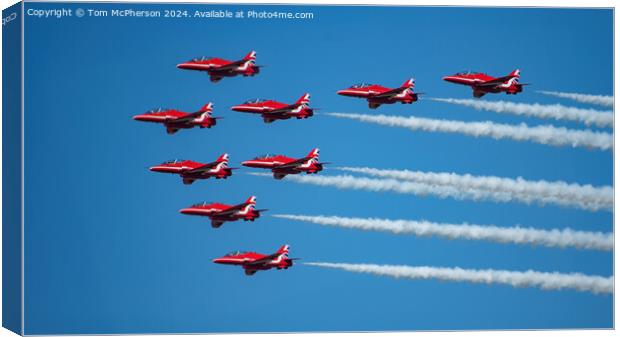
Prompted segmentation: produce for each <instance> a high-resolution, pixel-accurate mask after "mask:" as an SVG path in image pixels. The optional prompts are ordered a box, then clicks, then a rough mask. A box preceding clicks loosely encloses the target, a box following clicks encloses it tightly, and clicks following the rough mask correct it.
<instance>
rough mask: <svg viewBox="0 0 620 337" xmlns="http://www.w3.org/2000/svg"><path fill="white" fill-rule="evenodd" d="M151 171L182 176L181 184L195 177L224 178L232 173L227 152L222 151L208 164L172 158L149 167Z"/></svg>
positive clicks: (192, 180)
mask: <svg viewBox="0 0 620 337" xmlns="http://www.w3.org/2000/svg"><path fill="white" fill-rule="evenodd" d="M150 170H151V171H153V172H161V173H174V174H178V175H180V176H181V178H183V184H186V185H190V184H191V183H193V182H194V181H195V180H196V179H209V178H211V177H215V179H226V178H228V177H230V176H231V175H232V170H234V169H233V168H229V167H228V154H227V153H224V154H223V155H221V156H219V158H217V160H216V161H214V162H212V163H208V164H203V163H198V162H195V161H191V160H183V159H174V160H169V161H167V162H165V163H162V164H159V165H156V166H153V167H151V168H150Z"/></svg>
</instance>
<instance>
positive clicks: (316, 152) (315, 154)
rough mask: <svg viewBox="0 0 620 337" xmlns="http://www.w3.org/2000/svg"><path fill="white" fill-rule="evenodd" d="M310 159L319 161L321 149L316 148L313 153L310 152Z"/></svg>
mask: <svg viewBox="0 0 620 337" xmlns="http://www.w3.org/2000/svg"><path fill="white" fill-rule="evenodd" d="M308 157H309V158H312V159H316V160H318V159H319V149H318V148H314V149H312V151H310V153H308Z"/></svg>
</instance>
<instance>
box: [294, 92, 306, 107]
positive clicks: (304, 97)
mask: <svg viewBox="0 0 620 337" xmlns="http://www.w3.org/2000/svg"><path fill="white" fill-rule="evenodd" d="M295 104H298V105H304V106H308V104H310V94H308V93H305V94H303V95H302V96H301V97H299V99H298V100H297V102H295Z"/></svg>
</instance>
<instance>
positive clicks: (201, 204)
mask: <svg viewBox="0 0 620 337" xmlns="http://www.w3.org/2000/svg"><path fill="white" fill-rule="evenodd" d="M208 204H212V202H210V201H203V202H199V203H197V204H193V205H192V207H201V206H206V205H208Z"/></svg>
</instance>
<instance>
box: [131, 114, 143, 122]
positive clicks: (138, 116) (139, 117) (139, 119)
mask: <svg viewBox="0 0 620 337" xmlns="http://www.w3.org/2000/svg"><path fill="white" fill-rule="evenodd" d="M132 119H133V120H135V121H141V120H144V115H135V116H133V117H132Z"/></svg>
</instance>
